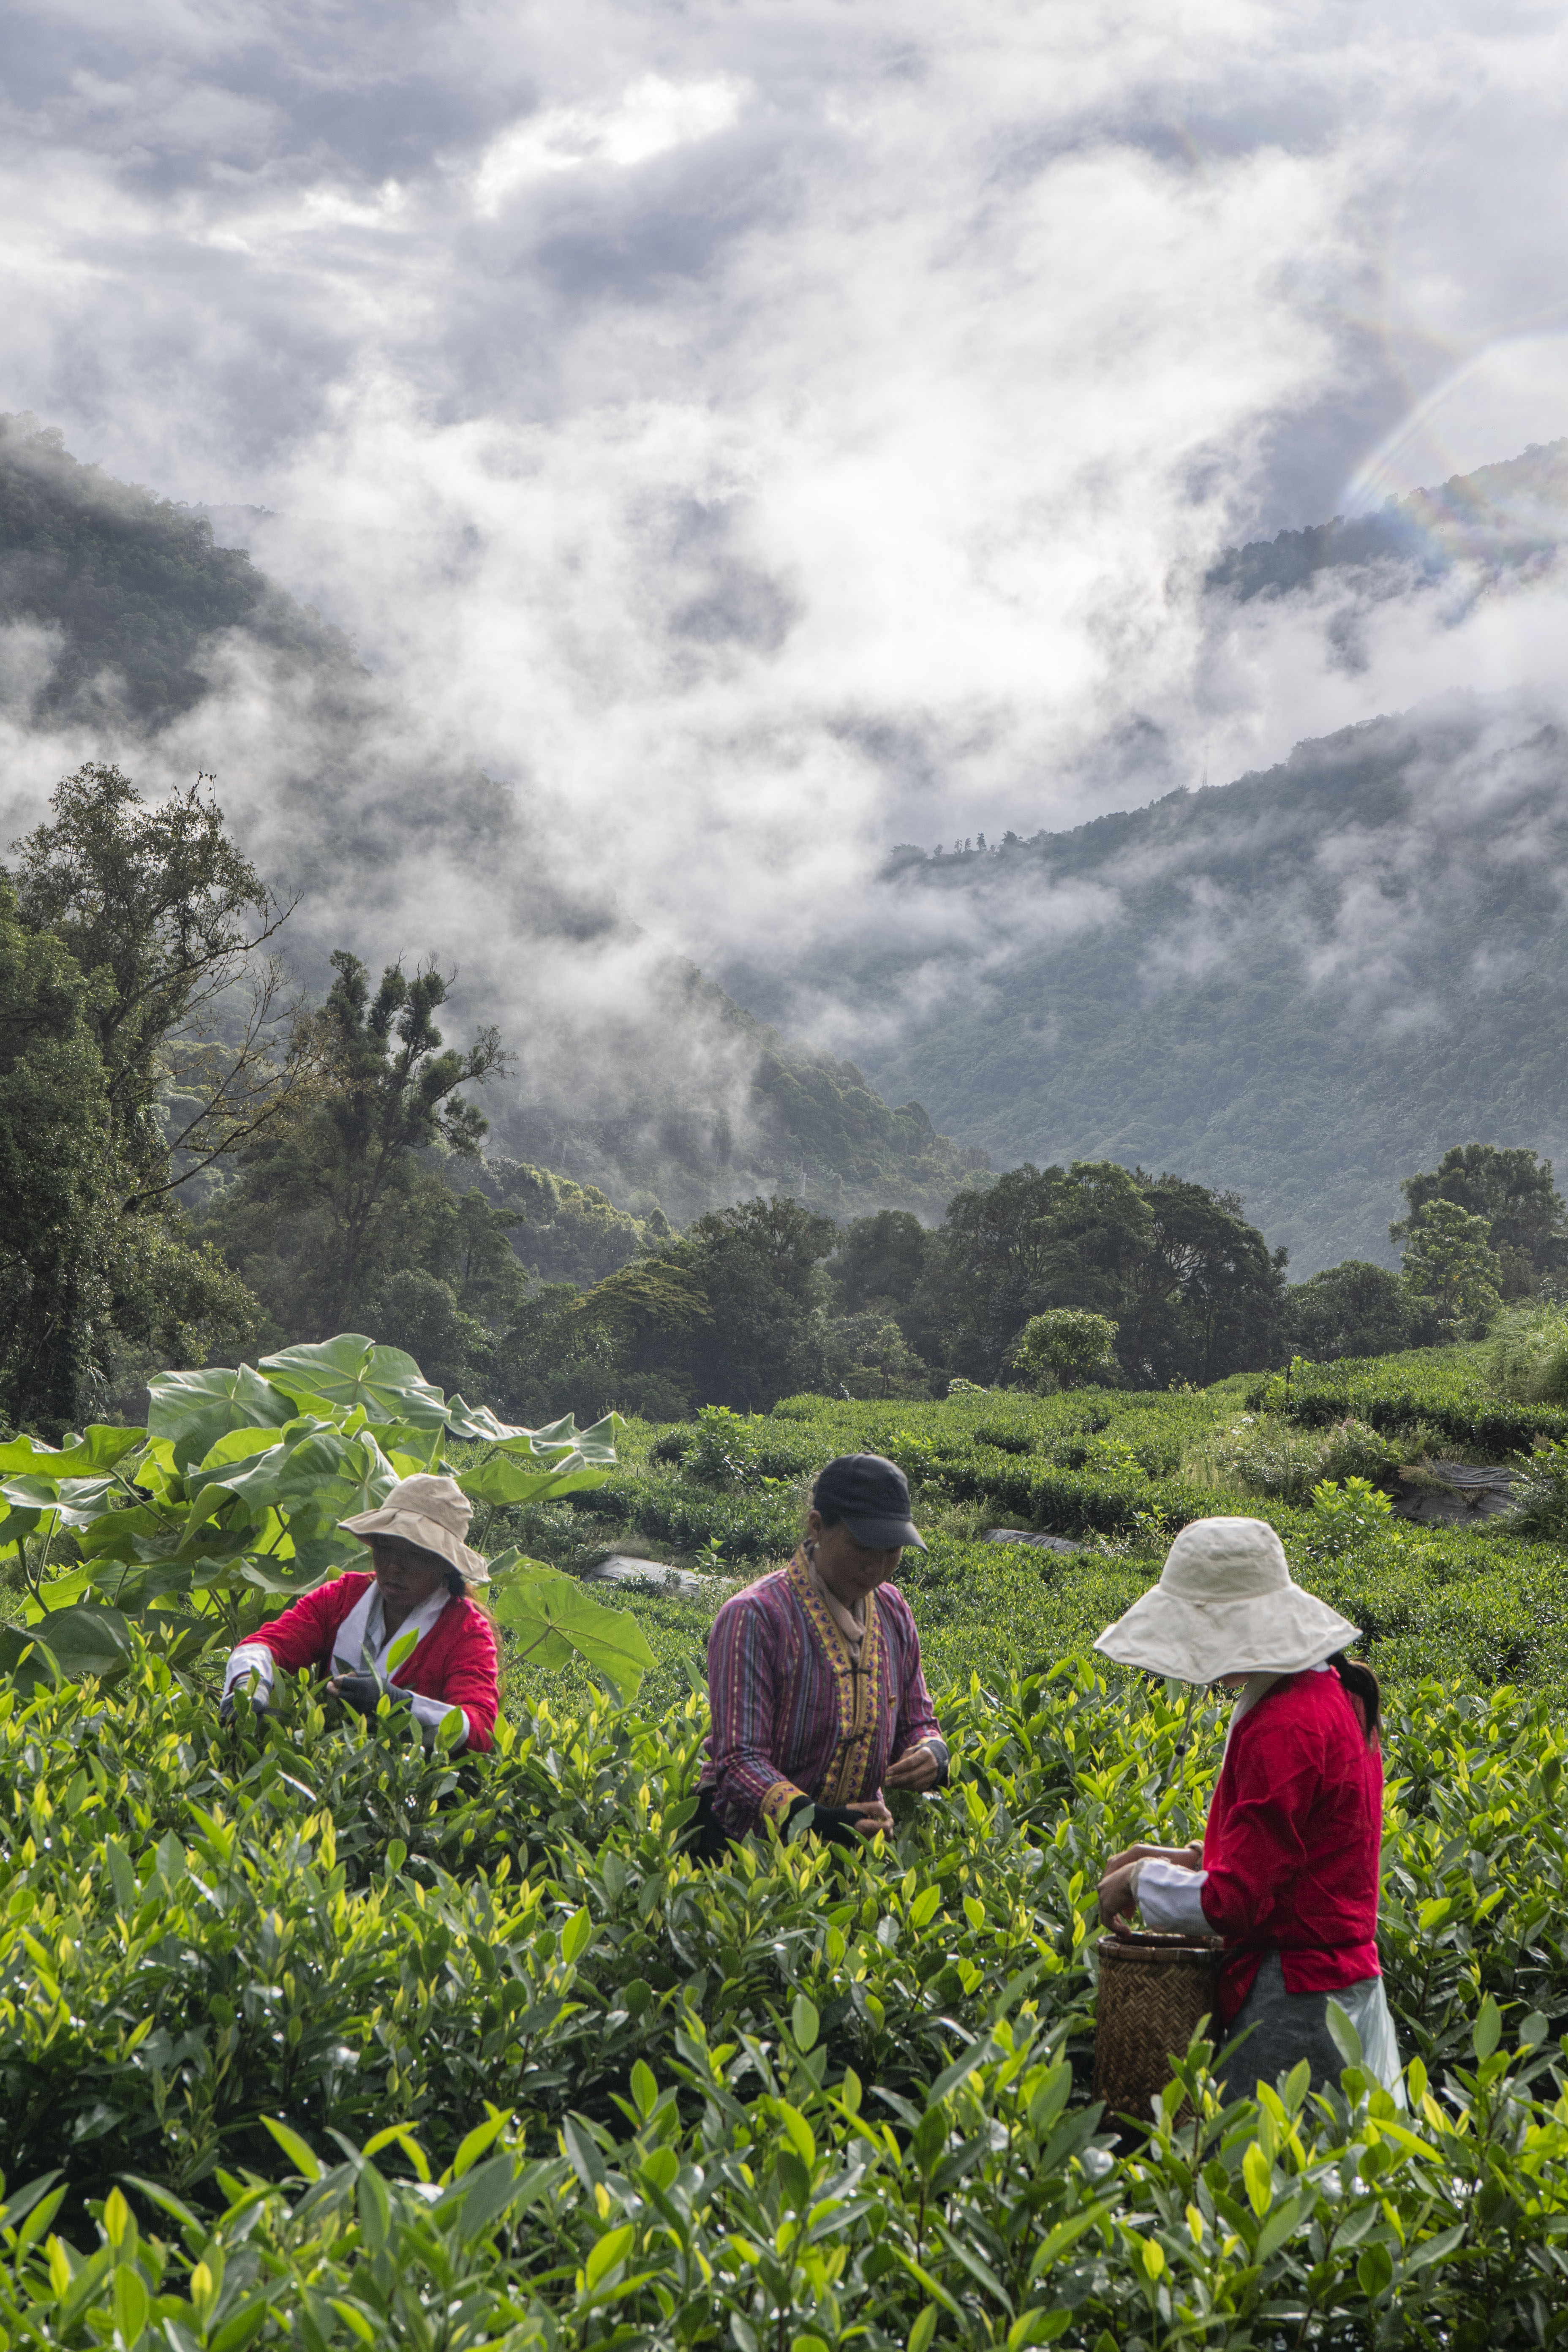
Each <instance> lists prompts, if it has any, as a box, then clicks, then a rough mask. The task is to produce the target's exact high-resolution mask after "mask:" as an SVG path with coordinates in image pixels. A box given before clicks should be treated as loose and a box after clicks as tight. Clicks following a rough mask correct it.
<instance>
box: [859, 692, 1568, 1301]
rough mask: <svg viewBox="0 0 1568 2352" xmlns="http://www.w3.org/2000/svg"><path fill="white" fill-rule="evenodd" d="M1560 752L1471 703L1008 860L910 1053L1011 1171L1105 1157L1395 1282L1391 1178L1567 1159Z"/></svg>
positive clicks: (1556, 741) (1298, 1262)
mask: <svg viewBox="0 0 1568 2352" xmlns="http://www.w3.org/2000/svg"><path fill="white" fill-rule="evenodd" d="M1565 783H1568V743H1565V741H1564V738H1563V732H1562V731H1561V730H1560V729H1559V727H1558V726H1557V725H1556V723H1555V722H1554V721H1553V720H1552V719H1550V718H1549V717H1543V716H1542V715H1540V714H1531V713H1530V712H1528V711H1521V710H1520V709H1518V708H1517V707H1512V706H1510V707H1509V708H1506V709H1503V708H1494V707H1491V706H1489V705H1488V704H1486V703H1485V702H1483V701H1481V700H1479V699H1476V698H1459V699H1456V700H1455V701H1454V702H1453V703H1451V704H1448V705H1447V706H1444V707H1440V708H1438V707H1433V708H1428V709H1423V710H1420V711H1416V712H1414V713H1411V714H1409V715H1407V716H1405V717H1403V718H1384V719H1375V720H1373V721H1371V722H1369V723H1368V724H1366V725H1364V726H1360V727H1355V728H1351V729H1347V730H1344V731H1343V732H1342V733H1341V734H1339V735H1335V736H1332V737H1330V738H1328V739H1326V740H1321V741H1319V742H1311V743H1304V744H1301V745H1300V746H1299V747H1298V749H1297V750H1296V751H1294V752H1293V753H1292V754H1291V756H1290V758H1289V760H1287V761H1285V762H1283V764H1282V765H1280V766H1279V767H1278V768H1274V769H1271V770H1270V771H1269V772H1268V773H1267V774H1263V775H1254V776H1247V777H1244V778H1243V779H1242V780H1241V781H1240V782H1237V783H1233V784H1229V785H1225V786H1220V787H1215V788H1212V789H1208V790H1205V791H1202V792H1197V793H1175V794H1173V795H1171V796H1169V797H1168V798H1166V799H1164V800H1162V801H1160V802H1158V803H1155V804H1154V805H1153V806H1152V807H1149V808H1144V809H1139V810H1136V811H1132V812H1130V813H1128V814H1119V815H1114V816H1106V817H1102V818H1100V819H1099V820H1098V821H1097V822H1095V823H1093V824H1086V825H1082V826H1080V827H1079V828H1078V829H1077V830H1076V831H1074V832H1071V833H1064V834H1049V833H1042V834H1039V835H1036V836H1035V837H1034V838H1033V839H1031V840H1029V841H1020V840H1017V839H1016V838H1015V837H1011V836H1010V837H1009V840H1008V842H1007V843H1006V845H1005V846H1004V847H1002V848H1001V849H999V850H993V851H991V852H989V853H987V854H984V855H983V854H981V853H980V852H978V851H976V852H974V853H973V854H972V855H971V856H959V857H951V856H949V857H942V858H940V859H926V860H920V861H917V860H915V859H913V858H906V859H905V860H904V861H903V862H902V863H901V864H900V865H899V866H897V867H896V869H895V870H893V871H892V872H891V873H890V874H889V878H888V880H887V882H886V884H885V886H884V887H886V888H887V889H889V891H891V892H893V893H896V894H914V893H921V892H927V891H942V892H957V893H962V894H964V895H965V896H966V897H967V898H969V900H970V901H971V902H972V903H971V913H972V921H971V923H970V925H969V932H970V934H971V935H972V936H973V937H975V938H977V939H984V940H991V941H994V942H995V941H1000V942H1003V943H1004V945H1003V946H1002V947H1000V948H997V949H996V950H994V953H993V954H992V957H991V959H990V961H989V962H988V963H986V964H985V965H984V969H983V970H981V969H980V968H979V958H978V956H976V958H975V959H974V965H973V968H971V969H970V970H969V971H964V972H961V971H955V973H954V978H953V988H952V996H953V999H954V1000H955V1003H954V1009H953V1010H952V1011H951V1012H949V1013H947V1014H946V1015H945V1017H943V1018H942V1019H940V1020H938V1021H937V1022H935V1023H934V1024H931V1025H930V1026H929V1027H927V1028H926V1029H925V1030H924V1032H923V1034H921V1035H920V1036H919V1038H918V1040H917V1041H916V1042H915V1043H914V1044H912V1045H908V1046H906V1047H905V1048H904V1049H903V1050H902V1051H901V1052H900V1053H899V1054H898V1055H896V1056H894V1055H888V1056H885V1057H884V1059H883V1061H882V1062H881V1064H880V1065H878V1064H876V1063H875V1062H873V1064H872V1070H873V1075H874V1076H875V1077H876V1078H877V1079H878V1081H879V1084H881V1085H882V1087H884V1089H887V1088H889V1087H891V1088H893V1089H895V1090H898V1089H901V1088H906V1087H912V1088H914V1089H917V1090H918V1091H919V1093H920V1096H921V1100H922V1101H924V1102H927V1103H929V1104H931V1106H932V1108H933V1112H934V1116H935V1117H936V1118H937V1119H938V1120H939V1122H940V1123H941V1124H942V1126H944V1127H947V1128H950V1129H952V1130H954V1131H955V1132H957V1133H959V1134H962V1135H963V1136H965V1137H968V1138H972V1139H975V1140H977V1141H979V1142H982V1143H984V1145H985V1147H986V1148H987V1150H989V1151H990V1152H991V1153H992V1155H993V1157H994V1158H995V1159H996V1160H999V1161H1001V1162H1003V1163H1004V1164H1007V1163H1012V1162H1016V1161H1018V1160H1026V1159H1027V1160H1036V1161H1038V1162H1042V1163H1043V1162H1046V1161H1049V1160H1069V1159H1072V1158H1075V1157H1082V1158H1085V1159H1095V1158H1100V1157H1106V1158H1112V1159H1116V1160H1121V1161H1123V1162H1124V1163H1126V1164H1129V1165H1131V1164H1134V1163H1142V1165H1143V1166H1144V1167H1146V1168H1150V1169H1166V1168H1169V1169H1175V1170H1179V1171H1181V1173H1182V1174H1183V1175H1184V1176H1187V1177H1191V1178H1195V1179H1196V1180H1198V1181H1200V1182H1203V1183H1207V1184H1215V1185H1220V1186H1223V1187H1226V1188H1227V1189H1232V1190H1235V1191H1237V1192H1240V1193H1241V1194H1242V1195H1243V1196H1244V1197H1245V1200H1246V1202H1247V1214H1248V1216H1249V1217H1251V1218H1252V1219H1253V1220H1254V1221H1255V1222H1256V1223H1258V1224H1260V1225H1261V1226H1262V1227H1263V1228H1264V1230H1265V1231H1266V1232H1267V1234H1268V1238H1269V1240H1270V1241H1271V1242H1273V1243H1276V1244H1279V1243H1284V1244H1287V1245H1288V1246H1289V1250H1290V1253H1291V1272H1292V1275H1293V1276H1295V1277H1296V1278H1298V1279H1300V1277H1301V1276H1304V1275H1306V1274H1307V1273H1310V1271H1311V1270H1312V1269H1313V1268H1314V1267H1316V1266H1319V1265H1328V1264H1331V1263H1333V1262H1335V1261H1337V1260H1339V1259H1341V1258H1344V1257H1348V1256H1358V1257H1372V1258H1380V1259H1382V1260H1383V1261H1384V1262H1385V1263H1393V1262H1394V1258H1393V1253H1392V1252H1391V1249H1390V1245H1389V1243H1388V1237H1387V1225H1388V1222H1389V1220H1390V1218H1391V1217H1393V1216H1394V1215H1395V1214H1396V1213H1398V1210H1399V1205H1400V1201H1399V1193H1398V1190H1397V1180H1398V1178H1399V1177H1400V1176H1401V1175H1403V1174H1405V1172H1407V1171H1409V1170H1410V1169H1412V1168H1418V1167H1426V1166H1427V1165H1429V1164H1436V1160H1435V1155H1436V1154H1438V1153H1439V1152H1440V1151H1441V1150H1442V1149H1443V1148H1445V1147H1446V1146H1447V1144H1449V1143H1452V1142H1455V1141H1458V1140H1463V1139H1471V1138H1474V1139H1480V1140H1483V1141H1488V1142H1496V1143H1521V1144H1528V1145H1531V1146H1535V1147H1537V1148H1539V1149H1540V1150H1542V1151H1544V1152H1545V1153H1547V1154H1549V1155H1551V1156H1552V1157H1553V1158H1555V1159H1556V1160H1558V1162H1559V1165H1561V1164H1562V1161H1563V1158H1564V1157H1565V1156H1568V927H1565V924H1564V916H1563V895H1564V882H1565V879H1568V793H1565V791H1564V785H1565Z"/></svg>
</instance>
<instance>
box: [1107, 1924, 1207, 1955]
mask: <svg viewBox="0 0 1568 2352" xmlns="http://www.w3.org/2000/svg"><path fill="white" fill-rule="evenodd" d="M1097 1948H1098V1949H1099V1950H1100V1951H1101V1952H1121V1953H1123V1954H1124V1955H1125V1956H1126V1957H1127V1958H1129V1959H1134V1958H1140V1959H1155V1958H1159V1957H1160V1955H1161V1954H1164V1955H1165V1956H1166V1957H1167V1958H1171V1959H1175V1958H1179V1957H1181V1956H1182V1955H1183V1954H1189V1955H1190V1956H1191V1957H1192V1958H1194V1959H1203V1960H1212V1959H1217V1958H1219V1956H1220V1955H1221V1954H1222V1953H1223V1951H1224V1950H1225V1946H1224V1944H1223V1942H1222V1941H1221V1939H1220V1938H1219V1937H1217V1936H1211V1937H1198V1936H1184V1935H1181V1934H1172V1933H1162V1932H1161V1931H1160V1930H1158V1929H1156V1928H1138V1929H1136V1930H1135V1931H1134V1932H1133V1933H1131V1935H1126V1936H1111V1935H1107V1936H1101V1937H1100V1942H1099V1945H1098V1947H1097Z"/></svg>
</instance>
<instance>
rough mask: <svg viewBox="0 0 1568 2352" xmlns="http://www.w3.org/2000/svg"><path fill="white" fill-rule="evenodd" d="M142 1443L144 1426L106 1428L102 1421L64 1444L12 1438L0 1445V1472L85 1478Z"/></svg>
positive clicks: (103, 1469)
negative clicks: (40, 1442) (42, 1443)
mask: <svg viewBox="0 0 1568 2352" xmlns="http://www.w3.org/2000/svg"><path fill="white" fill-rule="evenodd" d="M146 1442H147V1433H146V1431H145V1430H144V1429H110V1427H109V1426H108V1424H107V1423H103V1422H93V1423H91V1424H90V1425H89V1428H88V1430H87V1432H86V1433H85V1435H83V1436H81V1437H77V1438H73V1439H72V1440H71V1443H70V1444H68V1445H62V1446H54V1445H40V1444H38V1442H37V1439H36V1438H32V1437H14V1438H12V1440H11V1441H10V1443H9V1444H6V1445H0V1472H3V1473H5V1474H6V1475H10V1474H11V1473H13V1472H21V1473H22V1474H23V1475H26V1474H28V1473H31V1475H34V1476H35V1477H39V1478H85V1477H89V1476H91V1475H94V1474H95V1473H97V1472H100V1471H107V1470H112V1469H113V1467H114V1465H115V1464H116V1463H117V1462H123V1461H124V1459H125V1456H126V1455H127V1454H134V1453H135V1451H136V1449H137V1447H138V1446H139V1445H144V1444H146Z"/></svg>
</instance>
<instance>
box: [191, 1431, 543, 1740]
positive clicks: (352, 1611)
mask: <svg viewBox="0 0 1568 2352" xmlns="http://www.w3.org/2000/svg"><path fill="white" fill-rule="evenodd" d="M471 1508H472V1506H471V1505H470V1504H469V1501H468V1496H466V1495H465V1494H464V1492H463V1490H462V1488H461V1487H460V1486H458V1482H457V1480H456V1479H455V1478H437V1477H435V1476H432V1475H429V1474H427V1473H421V1474H420V1475H419V1476H417V1477H415V1478H403V1479H400V1480H399V1481H398V1483H397V1485H396V1486H394V1488H393V1489H392V1491H391V1493H390V1494H389V1495H388V1496H387V1497H386V1500H385V1502H384V1503H383V1504H382V1506H381V1507H380V1508H379V1509H378V1510H374V1511H362V1512H361V1513H360V1514H359V1516H358V1517H357V1518H353V1519H345V1520H344V1521H343V1522H342V1524H343V1526H344V1528H346V1529H347V1530H348V1532H349V1534H351V1535H355V1536H358V1537H359V1538H360V1540H361V1542H362V1543H363V1544H364V1545H365V1546H366V1547H367V1549H368V1550H369V1552H370V1573H369V1575H363V1574H359V1573H357V1572H355V1573H351V1574H349V1575H347V1576H338V1577H334V1578H333V1579H332V1580H331V1583H330V1584H323V1585H321V1586H319V1587H318V1588H317V1590H316V1591H314V1592H308V1593H306V1595H305V1597H304V1599H303V1600H302V1601H295V1602H294V1604H293V1606H292V1607H291V1608H289V1609H285V1611H284V1612H283V1614H282V1615H281V1616H280V1617H275V1618H273V1620H272V1622H271V1623H270V1624H267V1625H263V1626H262V1627H261V1628H260V1630H259V1631H258V1632H257V1633H251V1634H249V1635H247V1638H246V1639H245V1640H244V1641H243V1642H241V1643H240V1644H239V1647H238V1648H237V1650H235V1651H234V1652H233V1653H232V1654H231V1655H230V1658H229V1662H228V1669H227V1672H226V1675H225V1676H224V1693H223V1705H222V1706H221V1707H220V1708H219V1711H218V1712H219V1717H220V1720H222V1721H224V1722H227V1720H228V1719H229V1717H230V1716H231V1715H232V1714H233V1712H234V1705H235V1697H236V1694H237V1692H240V1690H241V1685H248V1687H249V1696H250V1703H251V1705H252V1706H254V1707H255V1708H256V1710H257V1712H258V1714H264V1713H265V1712H266V1709H267V1705H268V1697H269V1696H270V1693H271V1689H272V1678H273V1675H274V1674H275V1673H276V1671H277V1669H278V1668H279V1666H282V1667H283V1668H284V1669H285V1670H286V1671H287V1672H288V1673H290V1674H298V1673H300V1671H301V1669H302V1668H304V1667H306V1666H313V1667H314V1668H315V1669H316V1671H317V1672H318V1673H319V1674H321V1675H325V1676H326V1683H327V1688H328V1690H329V1691H330V1692H331V1695H332V1696H333V1697H334V1698H337V1699H340V1700H341V1701H342V1704H343V1705H344V1706H349V1707H353V1709H354V1710H355V1711H356V1713H358V1714H360V1715H364V1716H374V1714H375V1712H376V1709H377V1707H378V1706H379V1705H380V1703H381V1698H382V1696H383V1693H382V1685H381V1682H380V1680H378V1678H377V1677H378V1674H379V1675H385V1673H386V1661H387V1656H388V1654H389V1653H390V1652H391V1650H392V1648H393V1646H394V1644H395V1643H398V1642H400V1641H402V1640H404V1639H405V1637H406V1636H407V1635H408V1634H409V1633H413V1634H415V1635H416V1637H417V1639H416V1647H415V1649H414V1651H413V1653H412V1654H411V1655H410V1656H408V1657H406V1658H405V1659H404V1661H403V1663H402V1664H401V1665H399V1666H398V1667H396V1668H395V1670H394V1672H393V1674H392V1676H391V1687H390V1689H389V1690H388V1691H387V1693H386V1696H388V1697H389V1698H390V1699H391V1701H392V1703H393V1705H394V1706H396V1707H399V1708H402V1707H407V1708H409V1709H410V1710H411V1711H412V1713H413V1715H414V1717H415V1720H416V1722H417V1723H418V1724H419V1725H420V1727H421V1729H422V1731H423V1733H424V1737H425V1738H426V1743H427V1744H428V1743H429V1742H430V1741H432V1740H433V1739H434V1737H435V1734H436V1731H437V1727H439V1726H440V1725H441V1724H442V1723H443V1722H444V1721H445V1719H446V1717H447V1716H448V1715H449V1714H450V1713H451V1712H452V1710H453V1709H454V1708H456V1709H458V1711H459V1712H460V1715H461V1717H462V1730H461V1733H460V1736H459V1738H458V1740H457V1742H456V1746H457V1748H489V1745H490V1743H491V1734H492V1732H493V1730H494V1728H495V1719H496V1716H497V1714H498V1712H499V1710H500V1671H499V1664H498V1658H497V1652H496V1637H495V1633H494V1630H493V1628H492V1626H491V1624H490V1621H489V1617H488V1616H487V1615H486V1614H485V1612H484V1611H483V1610H482V1609H480V1608H479V1607H478V1606H477V1604H476V1603H475V1602H474V1601H470V1600H469V1598H468V1588H469V1586H471V1585H477V1584H487V1583H489V1570H488V1569H487V1568H486V1566H485V1563H484V1561H483V1560H482V1559H480V1557H479V1553H478V1552H477V1551H470V1550H469V1549H468V1545H467V1544H466V1543H465V1542H464V1541H463V1538H464V1537H465V1536H466V1535H467V1533H468V1518H469V1515H470V1511H471Z"/></svg>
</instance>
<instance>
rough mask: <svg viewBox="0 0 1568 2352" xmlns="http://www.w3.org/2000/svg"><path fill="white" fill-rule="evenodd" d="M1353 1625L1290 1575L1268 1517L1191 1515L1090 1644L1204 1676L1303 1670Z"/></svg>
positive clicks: (1185, 1678)
mask: <svg viewBox="0 0 1568 2352" xmlns="http://www.w3.org/2000/svg"><path fill="white" fill-rule="evenodd" d="M1359 1632H1360V1628H1359V1627H1358V1626H1355V1625H1352V1623H1351V1622H1350V1621H1349V1619H1348V1618H1345V1617H1342V1616H1341V1615H1340V1612H1339V1611H1338V1610H1337V1609H1331V1608H1330V1606H1329V1604H1328V1602H1327V1601H1319V1600H1317V1599H1316V1598H1315V1597H1314V1596H1313V1595H1312V1594H1311V1593H1310V1592H1303V1591H1302V1590H1301V1588H1300V1585H1299V1584H1293V1583H1292V1582H1291V1580H1290V1569H1289V1562H1288V1561H1287V1559H1286V1558H1285V1547H1284V1545H1283V1544H1282V1543H1281V1542H1280V1540H1279V1537H1278V1536H1277V1535H1276V1534H1275V1532H1274V1529H1273V1528H1271V1527H1270V1526H1269V1525H1268V1521H1267V1520H1266V1519H1194V1520H1193V1522H1192V1524H1191V1525H1190V1526H1189V1527H1184V1528H1183V1529H1182V1531H1181V1533H1180V1535H1179V1536H1178V1537H1177V1538H1176V1540H1175V1542H1174V1543H1173V1545H1172V1546H1171V1549H1170V1550H1169V1551H1168V1552H1167V1553H1166V1555H1165V1565H1164V1567H1163V1569H1162V1570H1161V1572H1160V1581H1159V1583H1158V1584H1153V1585H1151V1586H1150V1588H1149V1590H1148V1591H1147V1592H1145V1593H1144V1594H1142V1597H1141V1598H1140V1599H1139V1600H1137V1601H1134V1602H1133V1604H1132V1606H1131V1609H1130V1610H1129V1611H1128V1612H1127V1614H1126V1616H1125V1617H1119V1618H1118V1619H1117V1621H1116V1622H1115V1624H1114V1625H1108V1626H1107V1627H1106V1629H1105V1631H1104V1633H1102V1634H1101V1635H1100V1639H1099V1641H1098V1642H1097V1643H1095V1645H1094V1646H1095V1648H1096V1649H1097V1650H1098V1651H1100V1654H1101V1655H1102V1656H1104V1657H1107V1658H1111V1659H1114V1661H1115V1663H1116V1664H1118V1665H1119V1666H1139V1667H1142V1670H1143V1671H1144V1672H1145V1673H1146V1674H1152V1675H1173V1676H1174V1678H1175V1679H1176V1680H1177V1681H1178V1682H1184V1683H1212V1682H1217V1681H1218V1680H1219V1678H1220V1676H1221V1675H1300V1674H1305V1673H1306V1671H1307V1669H1308V1667H1309V1666H1321V1664H1323V1663H1324V1661H1325V1660H1326V1659H1329V1658H1331V1657H1332V1656H1333V1654H1334V1653H1335V1651H1336V1650H1343V1649H1345V1648H1347V1647H1348V1646H1349V1644H1350V1643H1352V1642H1353V1641H1355V1640H1356V1639H1357V1636H1358V1634H1359Z"/></svg>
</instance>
